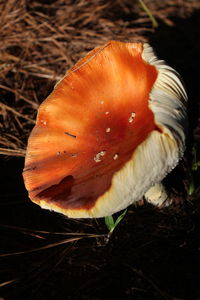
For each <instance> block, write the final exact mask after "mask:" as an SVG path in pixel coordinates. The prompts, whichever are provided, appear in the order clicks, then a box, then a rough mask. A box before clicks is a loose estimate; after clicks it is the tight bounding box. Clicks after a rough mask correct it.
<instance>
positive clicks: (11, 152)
mask: <svg viewBox="0 0 200 300" xmlns="http://www.w3.org/2000/svg"><path fill="white" fill-rule="evenodd" d="M0 154H2V155H9V156H21V157H25V154H26V151H25V150H24V149H17V150H16V149H4V148H0Z"/></svg>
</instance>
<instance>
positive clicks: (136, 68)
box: [23, 41, 186, 218]
mask: <svg viewBox="0 0 200 300" xmlns="http://www.w3.org/2000/svg"><path fill="white" fill-rule="evenodd" d="M185 102H186V94H185V91H184V88H183V86H182V84H181V81H180V79H179V75H178V74H177V73H176V72H175V71H174V70H173V69H172V68H170V67H168V66H167V65H166V64H165V63H164V62H163V61H159V60H158V59H157V58H156V57H155V55H154V53H153V50H152V48H151V47H150V46H149V45H147V44H144V45H143V44H142V43H122V42H116V41H111V42H108V43H107V44H106V45H104V46H101V47H98V48H96V49H94V50H93V51H91V52H89V53H88V55H87V56H86V57H85V58H83V59H81V60H80V61H79V62H78V63H77V64H76V65H75V66H74V67H73V68H72V69H71V70H69V71H68V72H67V74H66V75H65V76H64V78H63V79H62V80H61V81H60V82H59V83H58V84H57V85H56V86H55V88H54V90H53V92H52V93H51V94H50V95H49V96H48V98H47V99H46V100H45V101H44V102H43V103H42V104H41V106H40V108H39V110H38V115H37V120H36V125H35V127H34V128H33V130H32V133H31V135H30V137H29V140H28V147H27V153H26V159H25V167H24V171H23V177H24V181H25V186H26V188H27V190H28V192H29V197H30V199H31V200H32V201H33V202H35V203H37V204H39V205H40V206H41V207H42V208H47V209H52V210H54V211H57V212H61V213H63V214H65V215H67V216H69V217H74V218H84V217H103V216H107V215H111V214H113V213H115V212H117V211H119V210H121V209H123V208H125V207H127V206H128V205H130V204H131V203H133V202H135V201H138V200H139V199H140V198H141V197H142V196H143V195H144V193H145V192H146V191H147V190H148V189H149V188H150V187H151V186H152V184H154V183H156V182H158V181H160V180H162V178H163V177H164V176H165V175H166V173H167V172H169V171H170V170H171V169H172V168H173V167H174V166H175V165H176V164H177V162H178V160H179V158H180V157H181V155H182V153H183V150H184V142H185V120H186V113H185V106H186V105H185Z"/></svg>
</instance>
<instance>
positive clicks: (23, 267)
mask: <svg viewBox="0 0 200 300" xmlns="http://www.w3.org/2000/svg"><path fill="white" fill-rule="evenodd" d="M8 2H11V1H8ZM21 2H23V1H21ZM21 2H20V1H19V3H21ZM51 2H52V3H53V4H55V5H57V6H55V10H56V11H54V10H53V9H52V6H51V5H49V3H50V2H49V1H34V2H33V4H32V5H31V4H27V3H26V5H27V7H26V9H27V11H28V12H29V13H32V14H33V15H34V14H35V13H36V12H41V13H42V14H46V16H48V17H49V16H51V17H52V18H53V17H54V14H56V13H58V10H59V7H60V9H61V8H62V7H63V6H65V5H66V3H65V1H54V0H53V1H51ZM86 2H87V1H85V2H84V1H74V4H73V3H72V2H71V1H68V4H67V5H68V6H67V8H68V9H69V10H70V14H71V18H72V20H71V27H72V29H71V32H72V33H71V36H70V38H71V40H72V43H73V40H75V39H76V38H77V35H76V34H75V33H74V32H75V31H74V28H75V26H77V27H78V28H81V26H82V27H83V28H82V31H81V32H80V33H79V35H80V37H81V38H80V40H78V43H77V44H76V47H75V50H74V52H73V51H72V50H70V45H69V44H66V45H69V48H68V51H69V52H68V54H69V60H68V61H67V63H66V64H65V67H66V68H67V67H69V66H71V65H72V64H73V62H74V61H76V60H77V59H78V58H79V57H80V56H81V55H83V54H84V53H85V52H87V51H88V50H89V49H91V48H92V47H94V46H95V45H97V44H98V39H97V38H96V37H95V38H94V35H93V36H92V35H91V40H90V41H88V37H85V38H83V37H84V32H86V31H87V30H88V31H87V33H88V32H89V31H90V30H91V31H90V32H92V31H93V32H95V31H96V32H97V33H99V34H100V37H99V39H100V40H99V43H100V44H102V43H103V42H105V41H106V40H109V39H111V38H113V39H114V38H115V39H117V36H116V34H119V39H121V40H123V39H125V40H127V39H130V40H134V38H136V39H142V40H148V41H149V42H150V44H151V45H152V46H153V47H154V49H155V50H156V52H157V54H158V56H159V57H161V58H163V59H165V60H166V61H167V62H168V64H169V65H171V66H172V67H174V68H175V69H176V70H177V71H179V73H180V74H181V75H182V78H183V80H184V82H185V85H186V88H187V92H188V97H189V105H188V118H189V129H188V142H187V151H186V154H185V157H184V159H183V160H182V162H181V163H180V164H179V166H178V167H177V168H176V169H175V170H173V172H172V173H171V174H169V175H168V177H167V178H166V185H167V186H168V187H169V188H170V190H171V191H172V192H173V195H174V204H173V205H172V206H171V207H169V208H165V209H158V208H155V207H152V206H151V205H148V204H146V203H145V204H144V205H141V206H137V207H135V206H131V207H129V209H128V212H127V215H126V216H125V218H124V219H123V221H122V222H121V223H120V224H119V225H118V227H117V228H116V230H115V231H114V233H113V235H112V236H111V237H110V239H109V241H107V240H106V238H105V237H102V236H98V235H103V234H106V233H107V232H108V230H107V228H106V226H105V224H104V220H103V219H98V220H71V219H67V218H65V217H64V216H61V215H59V214H57V213H53V212H49V211H46V210H42V209H41V208H40V207H38V206H37V205H35V204H33V203H32V202H31V201H30V200H29V199H28V196H27V192H26V190H25V187H24V184H23V179H22V175H21V173H22V169H23V164H24V158H23V157H8V156H1V161H0V171H1V172H0V191H1V192H0V198H1V203H0V205H1V210H0V224H1V228H0V231H1V254H2V255H1V256H0V265H1V268H0V297H3V299H5V300H18V299H20V300H23V299H26V300H33V299H34V300H47V299H48V300H54V299H58V300H67V299H80V300H81V299H83V300H88V299H92V300H100V299H138V300H140V299H142V300H145V299H148V300H149V299H155V300H157V299H174V300H175V299H177V300H178V299H184V300H186V299H188V300H190V299H191V300H192V299H194V300H197V299H200V171H199V170H197V171H194V172H192V173H191V164H192V162H193V154H192V153H193V152H192V149H193V148H194V146H195V149H196V152H197V155H200V147H199V145H200V114H199V108H200V89H199V70H200V60H199V53H200V38H199V37H200V10H198V9H197V8H198V3H197V2H196V1H183V2H182V1H163V4H162V5H161V4H159V1H155V2H154V4H151V1H149V2H148V1H146V3H149V4H150V8H151V10H152V12H153V13H154V15H155V16H157V18H158V22H159V26H158V27H157V28H156V29H154V30H152V28H151V22H149V20H148V21H145V20H146V19H144V18H147V16H146V15H145V13H144V12H143V11H142V10H141V9H140V8H138V6H137V5H135V6H133V5H132V2H131V1H116V2H117V3H118V2H119V3H118V5H119V7H118V6H117V5H115V4H114V2H112V1H108V3H107V4H105V3H106V2H105V1H97V2H98V3H97V4H96V5H95V7H94V8H92V7H91V8H90V7H88V6H87V9H86V8H85V6H86V5H85V4H84V3H86ZM185 2H186V3H185ZM188 3H191V6H190V5H189V4H188ZM58 5H59V7H58ZM84 5H85V6H84ZM103 5H105V6H106V5H107V8H101V6H103ZM80 7H82V9H83V11H84V12H88V11H89V12H90V15H91V14H92V9H93V10H95V11H96V9H97V11H98V7H100V8H101V9H99V11H100V13H99V15H98V14H97V17H96V19H95V21H94V20H93V19H91V22H89V21H88V19H87V17H85V18H81V9H80ZM112 7H113V10H112V9H111V8H112ZM196 7H197V8H196ZM67 8H66V7H65V9H67ZM199 8H200V7H199ZM103 10H105V11H106V13H107V15H105V16H104V19H103V20H104V21H99V20H100V19H101V18H102V15H101V13H102V11H103ZM159 12H160V14H159ZM9 13H10V12H9ZM156 14H157V15H156ZM61 17H62V18H63V20H65V18H64V16H63V15H61ZM78 17H80V19H78ZM75 18H77V21H76V22H75ZM140 18H141V20H143V21H141V22H144V23H142V26H141V23H140V22H138V23H137V22H136V21H137V20H140ZM142 18H143V19H142ZM147 19H148V18H147ZM105 20H107V22H108V20H110V22H113V24H114V25H115V26H120V28H121V29H120V30H119V29H118V32H117V33H116V30H117V29H115V30H114V29H113V27H112V26H111V25H109V24H108V23H106V21H105ZM61 21H62V20H61ZM61 21H60V22H61ZM86 21H87V22H86ZM63 22H64V21H63ZM81 22H82V23H81ZM84 22H85V23H84ZM95 22H96V23H95ZM101 22H105V23H104V24H107V25H105V26H104V27H103V25H102V24H101ZM61 23H62V22H61ZM79 23H81V24H79ZM69 24H70V22H69ZM83 24H85V25H84V26H83ZM100 24H101V26H102V27H101V28H100V27H98V26H100ZM137 24H139V25H138V26H139V28H143V27H144V29H142V30H141V31H139V33H138V32H137V31H136V28H137ZM143 25H144V26H143ZM21 26H22V25H21ZM26 26H28V25H27V24H24V27H25V28H26ZM37 26H38V25H37ZM69 26H70V25H69ZM93 26H94V28H93ZM95 26H96V27H95ZM109 26H111V27H109ZM123 26H124V27H123ZM103 28H104V29H103ZM105 28H106V29H105ZM126 28H129V29H130V28H131V31H130V32H128V33H127V32H125V31H126ZM12 30H14V29H12ZM16 30H17V29H16ZM103 30H105V31H104V32H103V33H102V31H103ZM134 30H135V31H134ZM133 32H135V36H134V38H132V36H131V37H130V35H131V34H133ZM90 34H91V33H90ZM102 36H103V37H102ZM81 40H83V44H82V45H81V44H80V41H81ZM2 45H4V46H5V44H2ZM66 45H65V46H66ZM74 45H75V42H74ZM4 46H2V47H1V49H3V50H5V49H6V51H7V52H6V53H8V48H9V47H10V48H9V49H10V54H12V55H14V54H15V55H16V57H20V60H21V59H22V57H21V51H22V49H21V44H19V46H18V48H17V46H16V45H15V43H14V44H13V45H12V47H14V48H11V45H8V46H5V47H4ZM27 47H28V46H27ZM76 50H77V52H76ZM18 51H19V53H18ZM34 51H35V48H34ZM37 51H39V49H37ZM41 51H45V50H44V49H43V48H41ZM70 51H71V52H70ZM75 52H76V54H75ZM4 55H5V53H4ZM26 55H27V57H28V56H29V55H30V57H31V58H30V59H32V60H35V61H34V64H36V63H38V57H39V56H37V53H36V52H34V53H31V51H30V49H29V48H28V50H27V49H26ZM31 55H32V56H31ZM56 55H57V54H56ZM67 57H68V56H67ZM10 59H11V58H10ZM12 59H13V58H12ZM12 59H11V61H10V62H9V63H10V64H13V63H14V62H13V61H12ZM27 59H28V58H27ZM51 59H52V58H51ZM20 63H21V62H17V64H20ZM47 65H48V67H49V70H52V73H48V72H49V71H48V72H47V71H45V72H47V73H45V74H48V76H49V75H51V76H54V77H56V76H60V75H61V74H63V72H64V69H65V67H62V66H61V64H60V65H59V68H58V71H57V70H56V71H55V69H56V67H55V63H54V65H53V63H52V65H51V63H50V62H49V61H47ZM15 67H17V66H16V65H15ZM18 67H19V69H20V70H21V69H22V67H23V66H22V65H19V66H18ZM26 70H27V69H26ZM33 71H34V70H28V71H27V74H25V75H23V74H24V73H23V74H21V73H20V71H19V73H18V75H16V72H14V71H13V72H12V70H11V71H8V72H7V71H6V73H5V72H4V74H5V76H4V77H2V85H3V86H7V87H9V88H13V89H14V90H15V91H16V90H17V91H19V86H17V84H18V83H16V82H15V81H16V79H17V77H16V76H18V80H19V79H20V80H21V79H23V80H24V82H25V87H24V88H22V87H20V91H21V94H22V95H24V97H27V98H28V99H29V98H30V99H31V100H32V101H33V102H34V103H37V101H38V102H41V101H42V100H43V99H44V98H45V97H46V95H48V93H49V92H50V90H51V89H52V87H53V85H54V81H52V79H49V78H47V79H44V78H43V79H41V78H40V79H37V77H34V76H32V75H31V74H32V73H33ZM36 71H37V72H39V71H38V70H36ZM36 71H35V73H37V72H36ZM43 71H44V70H43ZM31 72H32V73H31ZM40 72H42V71H41V70H40ZM23 76H25V77H23ZM0 78H1V77H0ZM42 85H43V86H44V89H45V90H44V91H42ZM37 86H38V89H37V88H36V87H37ZM31 89H32V90H31ZM33 90H34V92H33ZM1 91H2V94H1V98H2V103H4V104H6V105H9V106H10V107H13V108H15V109H16V110H17V111H19V112H21V113H22V114H25V115H27V116H29V117H30V118H32V117H33V116H34V115H35V108H33V107H32V104H29V103H28V104H27V102H26V105H24V104H22V99H21V98H20V96H19V97H16V93H13V91H8V90H5V89H3V88H2V89H1ZM42 94H43V95H44V94H45V96H43V95H42ZM0 117H2V119H1V120H2V124H1V127H0V130H1V138H2V139H1V140H0V141H1V146H2V147H3V145H4V148H5V149H8V148H9V149H15V150H19V149H24V147H25V142H26V139H27V136H28V133H29V132H30V128H31V127H32V126H33V124H31V123H29V121H28V120H22V119H20V118H19V120H21V124H22V125H23V127H22V128H21V127H20V124H18V125H16V122H17V121H16V118H15V116H14V115H12V114H11V113H10V112H8V113H5V112H4V113H2V114H1V115H0ZM23 128H24V129H23ZM9 132H10V134H11V137H9V135H8V133H9ZM13 136H14V137H17V140H16V142H15V143H14V142H13V140H14V138H13ZM18 140H20V141H22V142H21V144H20V141H18ZM5 143H7V144H8V145H7V144H5ZM13 143H14V144H15V145H14V146H13ZM198 159H199V158H198ZM191 176H192V177H191ZM191 178H192V179H193V181H194V184H195V191H194V193H193V194H192V195H191V196H188V193H187V189H188V187H189V185H190V184H191V180H192V179H191ZM22 228H24V229H22ZM36 231H46V232H49V233H44V232H43V233H42V232H40V233H39V232H36ZM55 232H60V233H63V234H60V235H56V234H55ZM78 232H79V233H80V232H81V233H91V234H94V235H96V237H94V238H88V237H86V236H85V237H84V239H82V240H74V241H71V242H69V243H65V244H61V245H57V246H55V247H53V246H52V247H51V248H49V249H43V250H38V251H34V252H30V250H33V249H36V248H39V247H46V246H47V245H52V244H53V243H59V242H60V241H63V240H67V239H70V238H72V237H76V236H75V235H74V236H72V237H71V236H66V235H65V234H66V233H78ZM26 251H27V253H24V252H26ZM28 251H29V252H28ZM16 252H23V253H21V254H20V253H18V254H14V253H16ZM8 253H10V254H13V255H9V256H6V254H8Z"/></svg>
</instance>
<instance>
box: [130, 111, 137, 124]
mask: <svg viewBox="0 0 200 300" xmlns="http://www.w3.org/2000/svg"><path fill="white" fill-rule="evenodd" d="M135 115H136V113H135V112H132V113H131V116H130V118H129V119H128V121H129V123H132V122H133V121H134V119H135Z"/></svg>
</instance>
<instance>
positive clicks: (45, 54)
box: [0, 0, 200, 156]
mask: <svg viewBox="0 0 200 300" xmlns="http://www.w3.org/2000/svg"><path fill="white" fill-rule="evenodd" d="M47 3H50V4H47ZM145 4H146V5H147V6H148V8H149V10H150V11H151V13H152V14H153V16H154V17H155V18H157V19H160V20H162V21H163V22H165V23H167V24H168V25H170V26H173V22H172V20H171V19H170V18H169V17H170V16H173V15H176V16H177V15H179V16H181V17H187V16H188V15H190V14H191V13H192V12H193V11H194V10H195V9H197V8H199V7H200V4H198V2H197V1H183V0H179V1H178V0H177V1H170V0H167V1H158V0H157V1H150V0H149V1H145ZM0 12H1V14H0V27H1V32H0V80H1V81H0V91H1V98H0V120H1V122H0V154H3V155H14V156H19V155H20V156H23V155H24V154H25V148H26V141H27V138H28V135H29V133H30V130H31V128H32V127H33V125H34V119H35V116H36V112H37V108H38V105H39V103H40V102H41V101H42V100H44V99H45V97H46V96H47V95H48V93H49V92H50V91H51V89H52V87H53V85H54V84H55V82H56V81H57V80H59V79H60V78H61V77H62V75H63V74H64V73H65V72H66V70H67V69H68V68H70V67H72V65H73V64H74V63H75V62H76V61H77V60H78V59H79V58H80V57H82V56H84V55H85V53H86V52H87V51H89V50H90V49H92V48H94V47H95V46H97V45H100V44H103V43H105V42H106V41H108V40H111V39H118V40H125V41H126V40H129V41H133V40H143V41H144V40H147V39H148V35H149V33H151V32H152V31H153V30H154V29H153V28H152V23H151V19H150V18H149V17H148V15H147V14H146V12H145V11H144V10H143V9H142V7H141V5H140V3H139V1H132V0H123V1H122V0H117V1H116V0H110V1H101V0H98V1H93V3H92V5H91V3H90V2H89V1H85V0H77V1H72V0H71V1H70V0H52V1H45V0H43V1H25V0H19V1H15V0H8V1H1V2H0Z"/></svg>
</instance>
